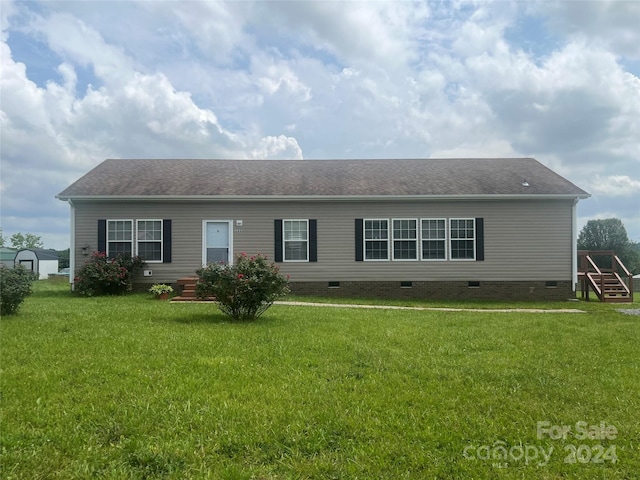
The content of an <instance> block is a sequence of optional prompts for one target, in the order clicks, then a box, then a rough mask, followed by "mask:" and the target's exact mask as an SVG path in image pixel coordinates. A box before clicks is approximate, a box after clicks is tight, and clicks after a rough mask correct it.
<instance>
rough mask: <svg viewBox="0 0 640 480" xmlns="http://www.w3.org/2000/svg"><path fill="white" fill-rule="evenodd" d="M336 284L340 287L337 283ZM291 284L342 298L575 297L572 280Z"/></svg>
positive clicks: (307, 291)
mask: <svg viewBox="0 0 640 480" xmlns="http://www.w3.org/2000/svg"><path fill="white" fill-rule="evenodd" d="M337 283H339V286H335V285H336V284H337ZM409 284H410V285H411V286H409ZM330 285H331V286H330ZM470 285H471V286H470ZM290 287H291V293H293V294H294V295H309V296H321V297H342V298H390V299H391V298H393V299H403V298H406V299H434V300H435V299H441V300H538V301H540V300H543V301H544V300H567V299H570V298H575V293H574V292H573V291H572V288H571V281H556V282H552V283H551V282H544V281H520V282H496V281H487V282H483V281H480V282H475V283H470V282H343V281H341V282H291V283H290Z"/></svg>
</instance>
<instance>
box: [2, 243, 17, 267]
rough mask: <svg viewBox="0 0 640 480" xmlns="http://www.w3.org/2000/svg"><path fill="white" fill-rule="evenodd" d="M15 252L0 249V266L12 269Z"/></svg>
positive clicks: (5, 248)
mask: <svg viewBox="0 0 640 480" xmlns="http://www.w3.org/2000/svg"><path fill="white" fill-rule="evenodd" d="M16 252H17V250H16V249H15V248H9V247H0V264H2V265H4V266H5V267H7V268H13V265H14V261H15V259H16Z"/></svg>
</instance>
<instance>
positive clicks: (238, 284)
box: [196, 253, 289, 320]
mask: <svg viewBox="0 0 640 480" xmlns="http://www.w3.org/2000/svg"><path fill="white" fill-rule="evenodd" d="M196 273H197V274H198V277H199V280H198V284H197V287H196V292H197V294H198V296H199V297H207V296H212V297H214V298H215V301H216V303H217V304H218V307H219V308H220V310H222V312H223V313H225V314H227V315H229V316H230V317H231V318H233V319H234V320H255V319H256V318H258V317H259V316H260V315H262V314H263V313H264V312H265V311H266V310H267V309H268V308H269V307H271V305H273V302H274V301H276V300H277V299H278V298H280V297H283V296H285V295H286V294H287V293H289V280H288V279H287V278H286V277H284V276H283V275H282V274H280V272H279V271H278V267H277V266H276V265H275V264H274V263H273V262H270V261H269V260H267V258H266V257H264V256H262V255H256V256H252V257H249V256H247V255H246V254H245V253H241V254H240V255H237V256H236V258H235V261H234V263H233V265H227V264H222V263H210V264H209V265H207V266H206V267H204V268H201V269H198V270H197V271H196Z"/></svg>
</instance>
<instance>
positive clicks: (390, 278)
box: [57, 158, 589, 299]
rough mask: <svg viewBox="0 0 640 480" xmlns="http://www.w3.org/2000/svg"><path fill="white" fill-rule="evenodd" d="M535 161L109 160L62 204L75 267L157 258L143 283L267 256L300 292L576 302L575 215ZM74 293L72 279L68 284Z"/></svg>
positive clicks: (149, 262)
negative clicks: (238, 258) (91, 260)
mask: <svg viewBox="0 0 640 480" xmlns="http://www.w3.org/2000/svg"><path fill="white" fill-rule="evenodd" d="M588 196H589V194H588V193H587V192H585V191H584V190H582V189H580V188H578V187H577V186H575V185H574V184H573V183H571V182H570V181H569V180H567V179H565V178H563V177H561V176H560V175H558V174H557V173H555V172H553V171H552V170H550V169H549V168H547V167H545V166H544V165H542V164H541V163H539V162H538V161H537V160H535V159H533V158H467V159H388V160H179V159H177V160H169V159H161V160H142V159H134V160H105V161H104V162H102V163H101V164H99V165H98V166H97V167H95V168H94V169H93V170H91V171H90V172H88V173H87V174H86V175H84V176H83V177H81V178H80V179H79V180H77V181H76V182H75V183H73V184H72V185H70V186H69V187H68V188H66V189H65V190H64V191H62V192H61V193H60V194H58V195H57V198H59V199H60V200H63V201H66V202H68V203H69V205H70V210H71V230H72V231H71V255H70V257H71V259H70V260H71V269H72V271H74V270H77V269H78V268H79V267H80V266H81V265H82V264H83V262H84V261H85V260H86V259H87V258H88V257H87V256H88V255H90V254H91V253H92V252H93V251H101V252H106V254H107V255H109V256H115V255H117V254H119V253H130V254H137V255H140V256H142V257H143V258H144V259H145V260H146V267H145V271H144V274H140V276H139V277H138V278H136V279H135V281H136V282H139V283H143V284H144V283H149V284H150V283H158V282H168V283H175V282H176V281H177V280H178V279H179V278H181V277H184V276H189V275H191V276H193V275H194V272H195V270H196V269H197V268H199V267H201V266H202V265H204V264H207V263H209V262H219V261H223V262H232V261H233V258H234V254H238V253H240V252H245V253H247V254H256V253H261V254H263V255H267V257H269V258H270V259H272V260H273V261H275V262H276V263H277V264H278V265H279V266H280V269H281V272H282V273H284V274H287V275H289V276H290V281H291V288H292V291H293V292H294V293H298V294H317V295H325V296H369V297H376V296H377V297H406V298H409V297H419V298H512V299H553V298H555V299H566V298H568V297H571V296H573V295H574V290H575V284H576V281H577V276H576V275H577V274H576V270H577V265H576V262H577V260H576V256H577V255H576V238H577V231H576V230H577V222H576V204H577V202H578V201H579V200H580V199H584V198H587V197H588ZM70 279H71V281H73V275H70Z"/></svg>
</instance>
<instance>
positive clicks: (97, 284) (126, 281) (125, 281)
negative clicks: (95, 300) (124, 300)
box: [75, 252, 144, 297]
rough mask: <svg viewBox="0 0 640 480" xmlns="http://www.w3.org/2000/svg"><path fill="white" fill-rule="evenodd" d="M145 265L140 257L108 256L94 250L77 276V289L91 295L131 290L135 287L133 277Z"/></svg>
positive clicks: (115, 293) (112, 293)
mask: <svg viewBox="0 0 640 480" xmlns="http://www.w3.org/2000/svg"><path fill="white" fill-rule="evenodd" d="M143 265H144V261H143V260H142V259H141V258H140V257H131V256H130V255H119V256H118V257H116V258H107V256H106V254H104V253H102V252H94V253H93V254H92V255H91V258H89V260H87V261H86V262H85V264H84V265H83V266H82V268H81V269H80V271H79V272H78V276H77V277H76V278H75V291H76V292H77V293H79V294H80V295H87V296H89V297H91V296H94V295H120V294H123V293H126V292H130V291H131V290H132V288H133V283H132V281H131V277H132V275H133V273H134V272H136V271H137V270H139V269H141V268H142V266H143Z"/></svg>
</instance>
